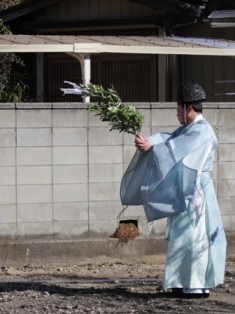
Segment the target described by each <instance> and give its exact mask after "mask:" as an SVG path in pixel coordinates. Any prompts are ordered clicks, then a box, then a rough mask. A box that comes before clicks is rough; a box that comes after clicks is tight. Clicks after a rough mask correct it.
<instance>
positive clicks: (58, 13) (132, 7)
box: [38, 0, 158, 20]
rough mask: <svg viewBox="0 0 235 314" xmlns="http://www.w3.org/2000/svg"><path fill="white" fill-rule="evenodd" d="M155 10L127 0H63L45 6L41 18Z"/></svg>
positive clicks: (145, 13) (150, 12)
mask: <svg viewBox="0 0 235 314" xmlns="http://www.w3.org/2000/svg"><path fill="white" fill-rule="evenodd" d="M156 12H158V10H154V9H151V8H148V7H146V6H143V5H141V4H137V3H133V2H130V1H126V0H116V1H113V0H87V1H83V0H63V1H60V2H58V3H55V4H53V5H51V6H48V7H46V8H45V13H44V15H41V16H39V17H38V19H40V20H76V19H94V18H97V19H99V18H100V19H102V18H121V17H127V16H128V17H131V16H135V17H136V16H148V15H149V16H151V15H154V14H156Z"/></svg>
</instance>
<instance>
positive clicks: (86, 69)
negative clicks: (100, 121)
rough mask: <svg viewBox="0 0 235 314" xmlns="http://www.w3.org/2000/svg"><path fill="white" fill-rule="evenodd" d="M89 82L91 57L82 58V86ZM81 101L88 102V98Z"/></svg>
mask: <svg viewBox="0 0 235 314" xmlns="http://www.w3.org/2000/svg"><path fill="white" fill-rule="evenodd" d="M90 80H91V56H90V55H85V56H84V85H87V84H88V83H89V82H90ZM83 101H84V102H86V103H88V102H90V97H84V98H83Z"/></svg>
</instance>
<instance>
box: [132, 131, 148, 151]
mask: <svg viewBox="0 0 235 314" xmlns="http://www.w3.org/2000/svg"><path fill="white" fill-rule="evenodd" d="M135 147H136V148H137V149H138V150H140V151H141V152H147V151H149V149H150V147H151V144H150V142H149V140H148V139H147V138H146V137H144V136H142V135H136V137H135Z"/></svg>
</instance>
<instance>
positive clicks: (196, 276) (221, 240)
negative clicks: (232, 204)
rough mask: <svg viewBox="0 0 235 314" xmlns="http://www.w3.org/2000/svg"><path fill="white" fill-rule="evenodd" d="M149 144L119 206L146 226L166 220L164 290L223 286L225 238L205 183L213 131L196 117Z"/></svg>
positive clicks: (124, 181)
mask: <svg viewBox="0 0 235 314" xmlns="http://www.w3.org/2000/svg"><path fill="white" fill-rule="evenodd" d="M149 141H150V142H151V144H152V147H151V148H150V150H149V151H148V152H147V153H143V152H140V151H137V152H136V154H135V156H134V157H133V159H132V161H131V163H130V165H129V167H128V169H127V171H126V173H125V174H124V176H123V179H122V182H121V201H122V204H123V205H143V206H144V209H145V213H146V217H147V220H148V221H149V222H151V221H154V220H158V219H161V218H165V217H167V218H168V223H167V230H166V238H167V239H168V240H169V245H168V251H167V260H166V268H165V276H164V287H165V288H190V289H193V288H211V287H215V286H216V285H218V284H220V283H222V282H223V281H224V271H225V259H226V238H225V233H224V229H223V225H222V220H221V215H220V211H219V207H218V203H217V199H216V195H215V191H214V186H213V182H212V180H211V178H210V171H211V170H212V167H213V160H214V151H215V150H216V148H217V146H218V142H217V139H216V136H215V134H214V131H213V129H212V127H211V126H210V124H209V123H208V122H207V121H206V120H205V119H203V118H202V116H201V115H200V116H198V118H197V119H195V121H193V122H192V123H191V124H189V125H187V126H181V127H179V128H178V129H177V130H175V131H174V132H173V133H172V134H167V133H158V134H155V135H153V136H151V137H149Z"/></svg>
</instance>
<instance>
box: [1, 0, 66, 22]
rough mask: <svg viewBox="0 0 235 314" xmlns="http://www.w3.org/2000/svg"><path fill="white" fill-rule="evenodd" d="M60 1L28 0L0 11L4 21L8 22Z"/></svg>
mask: <svg viewBox="0 0 235 314" xmlns="http://www.w3.org/2000/svg"><path fill="white" fill-rule="evenodd" d="M59 1H61V0H26V1H24V2H22V3H20V4H18V5H14V6H12V7H10V8H8V9H5V10H2V11H0V17H1V19H2V20H3V22H8V21H11V20H14V19H15V18H18V17H20V16H23V15H25V14H28V13H31V12H34V11H36V10H39V9H42V8H44V7H46V6H49V5H51V4H53V3H56V2H59Z"/></svg>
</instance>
